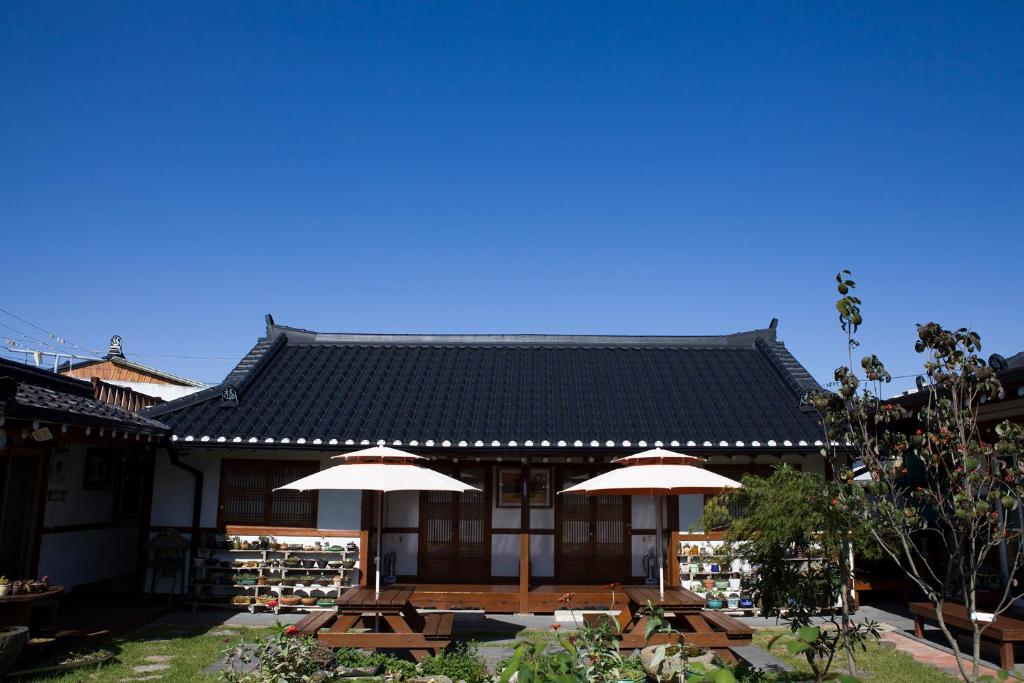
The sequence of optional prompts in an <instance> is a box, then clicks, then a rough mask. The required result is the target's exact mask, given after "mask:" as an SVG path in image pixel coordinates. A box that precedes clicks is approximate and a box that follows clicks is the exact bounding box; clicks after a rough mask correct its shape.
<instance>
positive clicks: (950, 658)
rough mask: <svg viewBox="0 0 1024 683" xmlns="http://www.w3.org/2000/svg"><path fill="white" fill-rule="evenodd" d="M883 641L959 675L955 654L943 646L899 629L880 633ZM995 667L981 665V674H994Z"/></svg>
mask: <svg viewBox="0 0 1024 683" xmlns="http://www.w3.org/2000/svg"><path fill="white" fill-rule="evenodd" d="M882 642H883V643H891V644H892V646H893V647H895V648H896V649H897V650H899V651H900V652H902V653H904V654H906V655H910V656H911V657H913V658H914V659H915V660H916V661H918V662H921V663H923V664H931V665H932V666H934V667H935V668H937V669H941V670H942V671H945V672H946V673H948V674H951V675H953V676H956V677H959V676H960V670H959V669H958V668H957V665H956V656H955V655H954V654H953V653H952V652H950V651H948V650H945V649H943V648H940V647H937V646H936V645H933V644H931V643H925V642H922V641H920V640H918V639H917V638H913V637H911V636H909V635H906V634H904V633H900V632H899V631H887V632H885V633H883V634H882ZM998 673H999V672H998V670H997V669H993V668H990V667H982V670H981V674H982V675H983V676H984V675H989V676H995V675H996V674H998Z"/></svg>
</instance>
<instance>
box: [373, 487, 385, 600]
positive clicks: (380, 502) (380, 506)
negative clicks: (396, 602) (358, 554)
mask: <svg viewBox="0 0 1024 683" xmlns="http://www.w3.org/2000/svg"><path fill="white" fill-rule="evenodd" d="M383 535H384V492H383V491H381V492H380V493H378V494H377V561H376V562H375V563H374V564H375V565H376V569H377V578H376V597H380V539H381V536H383Z"/></svg>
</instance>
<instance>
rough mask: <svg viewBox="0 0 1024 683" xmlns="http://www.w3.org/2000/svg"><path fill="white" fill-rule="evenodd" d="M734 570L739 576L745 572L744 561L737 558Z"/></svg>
mask: <svg viewBox="0 0 1024 683" xmlns="http://www.w3.org/2000/svg"><path fill="white" fill-rule="evenodd" d="M732 570H733V572H734V573H736V574H739V573H740V572H742V571H743V560H742V559H741V558H739V557H737V558H736V559H735V560H733V561H732Z"/></svg>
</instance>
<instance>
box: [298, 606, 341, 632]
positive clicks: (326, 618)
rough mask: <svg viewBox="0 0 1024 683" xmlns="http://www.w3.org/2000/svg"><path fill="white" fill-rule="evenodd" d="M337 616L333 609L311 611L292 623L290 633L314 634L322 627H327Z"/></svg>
mask: <svg viewBox="0 0 1024 683" xmlns="http://www.w3.org/2000/svg"><path fill="white" fill-rule="evenodd" d="M337 618H338V613H337V612H334V611H323V612H311V613H310V614H307V615H306V616H304V617H303V618H302V619H299V620H298V621H297V622H295V624H293V628H294V629H295V630H294V631H292V635H294V636H296V637H300V638H301V637H304V636H315V635H316V632H317V631H319V630H320V629H322V628H327V627H328V626H330V625H331V624H333V623H334V622H335V620H336V619H337Z"/></svg>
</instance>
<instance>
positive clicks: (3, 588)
mask: <svg viewBox="0 0 1024 683" xmlns="http://www.w3.org/2000/svg"><path fill="white" fill-rule="evenodd" d="M10 592H11V580H10V579H8V578H7V577H6V576H0V598H2V597H4V596H6V595H9V594H10Z"/></svg>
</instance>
